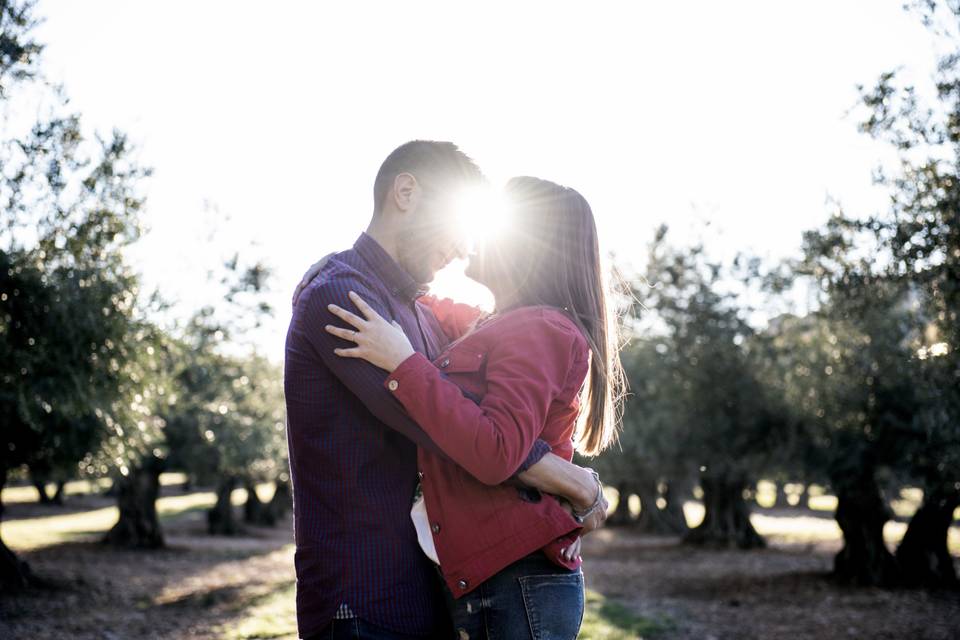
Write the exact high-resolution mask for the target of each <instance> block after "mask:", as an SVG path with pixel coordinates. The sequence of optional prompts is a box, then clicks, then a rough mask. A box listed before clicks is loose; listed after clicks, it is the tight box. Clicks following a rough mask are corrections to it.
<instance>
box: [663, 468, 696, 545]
mask: <svg viewBox="0 0 960 640" xmlns="http://www.w3.org/2000/svg"><path fill="white" fill-rule="evenodd" d="M689 495H690V489H689V486H688V485H687V482H686V481H680V480H668V481H667V482H666V489H665V491H664V492H663V493H662V494H661V497H662V498H663V499H664V500H666V502H667V504H666V506H664V508H663V509H661V510H660V518H661V519H662V520H663V521H664V522H665V523H666V524H667V526H668V527H669V528H670V531H671V532H672V533H675V534H677V533H679V534H683V535H685V534H686V533H687V532H688V531H689V530H690V527H688V526H687V516H686V514H684V512H683V503H684V502H685V500H686V498H687V497H688V496H689Z"/></svg>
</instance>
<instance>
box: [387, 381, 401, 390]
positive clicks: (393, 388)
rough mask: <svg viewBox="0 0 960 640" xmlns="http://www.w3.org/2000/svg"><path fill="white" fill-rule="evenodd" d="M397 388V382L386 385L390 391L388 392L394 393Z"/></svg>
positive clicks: (398, 384)
mask: <svg viewBox="0 0 960 640" xmlns="http://www.w3.org/2000/svg"><path fill="white" fill-rule="evenodd" d="M399 386H400V383H399V382H397V381H396V380H391V381H390V382H388V383H387V388H388V389H390V391H396V390H397V387H399Z"/></svg>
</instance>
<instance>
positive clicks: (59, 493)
mask: <svg viewBox="0 0 960 640" xmlns="http://www.w3.org/2000/svg"><path fill="white" fill-rule="evenodd" d="M66 486H67V483H66V482H65V481H63V480H57V490H56V491H54V492H53V497H52V498H50V502H52V503H53V504H55V505H62V504H63V496H64V495H65V493H64V487H66Z"/></svg>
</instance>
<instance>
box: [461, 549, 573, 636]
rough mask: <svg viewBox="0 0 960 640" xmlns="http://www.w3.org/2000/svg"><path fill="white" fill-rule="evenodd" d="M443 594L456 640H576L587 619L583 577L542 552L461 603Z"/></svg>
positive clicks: (498, 575)
mask: <svg viewBox="0 0 960 640" xmlns="http://www.w3.org/2000/svg"><path fill="white" fill-rule="evenodd" d="M444 591H445V593H446V596H447V608H448V610H449V611H450V617H451V618H452V619H453V627H454V636H453V637H454V638H455V640H574V638H576V637H577V633H578V632H579V631H580V623H581V622H582V621H583V573H581V572H580V570H579V569H578V570H576V571H570V570H569V569H564V568H563V567H560V566H558V565H555V564H554V563H552V562H550V560H548V559H547V557H546V556H545V555H543V553H542V552H540V551H535V552H534V553H532V554H530V555H529V556H527V557H525V558H521V559H520V560H518V561H516V562H514V563H513V564H511V565H510V566H508V567H506V568H504V569H502V570H501V571H500V572H499V573H497V574H496V575H494V576H493V577H492V578H490V579H488V580H487V581H486V582H484V583H483V584H481V585H480V586H479V587H477V588H476V589H474V590H473V591H471V592H470V593H468V594H467V595H465V596H463V597H461V598H460V599H459V600H454V598H453V596H452V594H451V593H450V591H449V589H446V588H445V589H444Z"/></svg>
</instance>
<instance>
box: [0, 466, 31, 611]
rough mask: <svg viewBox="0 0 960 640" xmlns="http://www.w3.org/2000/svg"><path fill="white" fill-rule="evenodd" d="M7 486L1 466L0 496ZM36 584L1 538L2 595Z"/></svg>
mask: <svg viewBox="0 0 960 640" xmlns="http://www.w3.org/2000/svg"><path fill="white" fill-rule="evenodd" d="M6 484H7V468H6V466H3V465H0V496H2V494H3V488H4V486H6ZM3 510H4V507H3V501H2V499H0V521H2V520H3ZM34 582H35V580H34V577H33V574H32V573H31V572H30V567H29V565H27V563H26V562H24V561H23V560H21V559H20V558H18V557H17V556H16V554H15V553H14V552H13V551H11V550H10V548H9V547H8V546H7V545H6V544H4V542H3V538H0V593H13V592H16V591H22V590H23V589H25V588H26V587H27V586H29V585H31V584H33V583H34Z"/></svg>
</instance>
